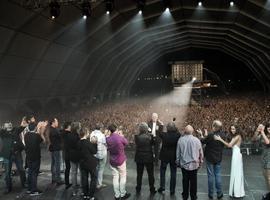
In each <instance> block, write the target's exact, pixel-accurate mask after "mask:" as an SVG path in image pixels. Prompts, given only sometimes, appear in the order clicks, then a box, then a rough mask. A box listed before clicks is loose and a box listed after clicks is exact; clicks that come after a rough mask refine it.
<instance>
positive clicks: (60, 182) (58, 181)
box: [56, 181, 64, 186]
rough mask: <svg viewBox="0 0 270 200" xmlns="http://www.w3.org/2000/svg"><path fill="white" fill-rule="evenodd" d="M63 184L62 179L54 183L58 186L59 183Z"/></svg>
mask: <svg viewBox="0 0 270 200" xmlns="http://www.w3.org/2000/svg"><path fill="white" fill-rule="evenodd" d="M63 184H64V182H63V181H58V182H56V185H57V186H60V185H63Z"/></svg>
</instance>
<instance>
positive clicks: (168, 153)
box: [159, 131, 181, 162]
mask: <svg viewBox="0 0 270 200" xmlns="http://www.w3.org/2000/svg"><path fill="white" fill-rule="evenodd" d="M180 136H181V135H180V133H179V132H177V131H175V132H168V133H161V134H160V135H159V137H160V138H161V141H162V147H161V150H160V154H159V159H160V160H161V161H166V162H171V161H175V160H176V148H177V142H178V139H179V138H180Z"/></svg>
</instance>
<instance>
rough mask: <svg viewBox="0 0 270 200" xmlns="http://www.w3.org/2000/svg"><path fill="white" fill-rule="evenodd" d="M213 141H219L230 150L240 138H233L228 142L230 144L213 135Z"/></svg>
mask: <svg viewBox="0 0 270 200" xmlns="http://www.w3.org/2000/svg"><path fill="white" fill-rule="evenodd" d="M214 139H215V140H218V141H220V142H222V143H223V144H224V145H225V146H227V147H229V148H232V147H233V146H234V145H235V144H236V143H237V142H238V140H239V139H240V136H239V135H237V136H235V137H234V138H233V139H232V140H231V141H230V143H228V142H226V141H224V140H223V139H222V138H221V137H220V136H219V135H215V136H214Z"/></svg>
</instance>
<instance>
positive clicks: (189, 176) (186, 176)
mask: <svg viewBox="0 0 270 200" xmlns="http://www.w3.org/2000/svg"><path fill="white" fill-rule="evenodd" d="M181 169H182V176H183V180H182V184H183V193H182V196H183V200H187V199H188V197H189V194H190V197H191V200H195V199H197V169H196V170H192V171H189V170H186V169H184V168H181Z"/></svg>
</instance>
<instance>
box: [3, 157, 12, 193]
mask: <svg viewBox="0 0 270 200" xmlns="http://www.w3.org/2000/svg"><path fill="white" fill-rule="evenodd" d="M3 166H4V170H5V174H4V177H5V182H6V190H8V191H11V189H12V180H11V166H12V161H11V159H6V158H4V160H3Z"/></svg>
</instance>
